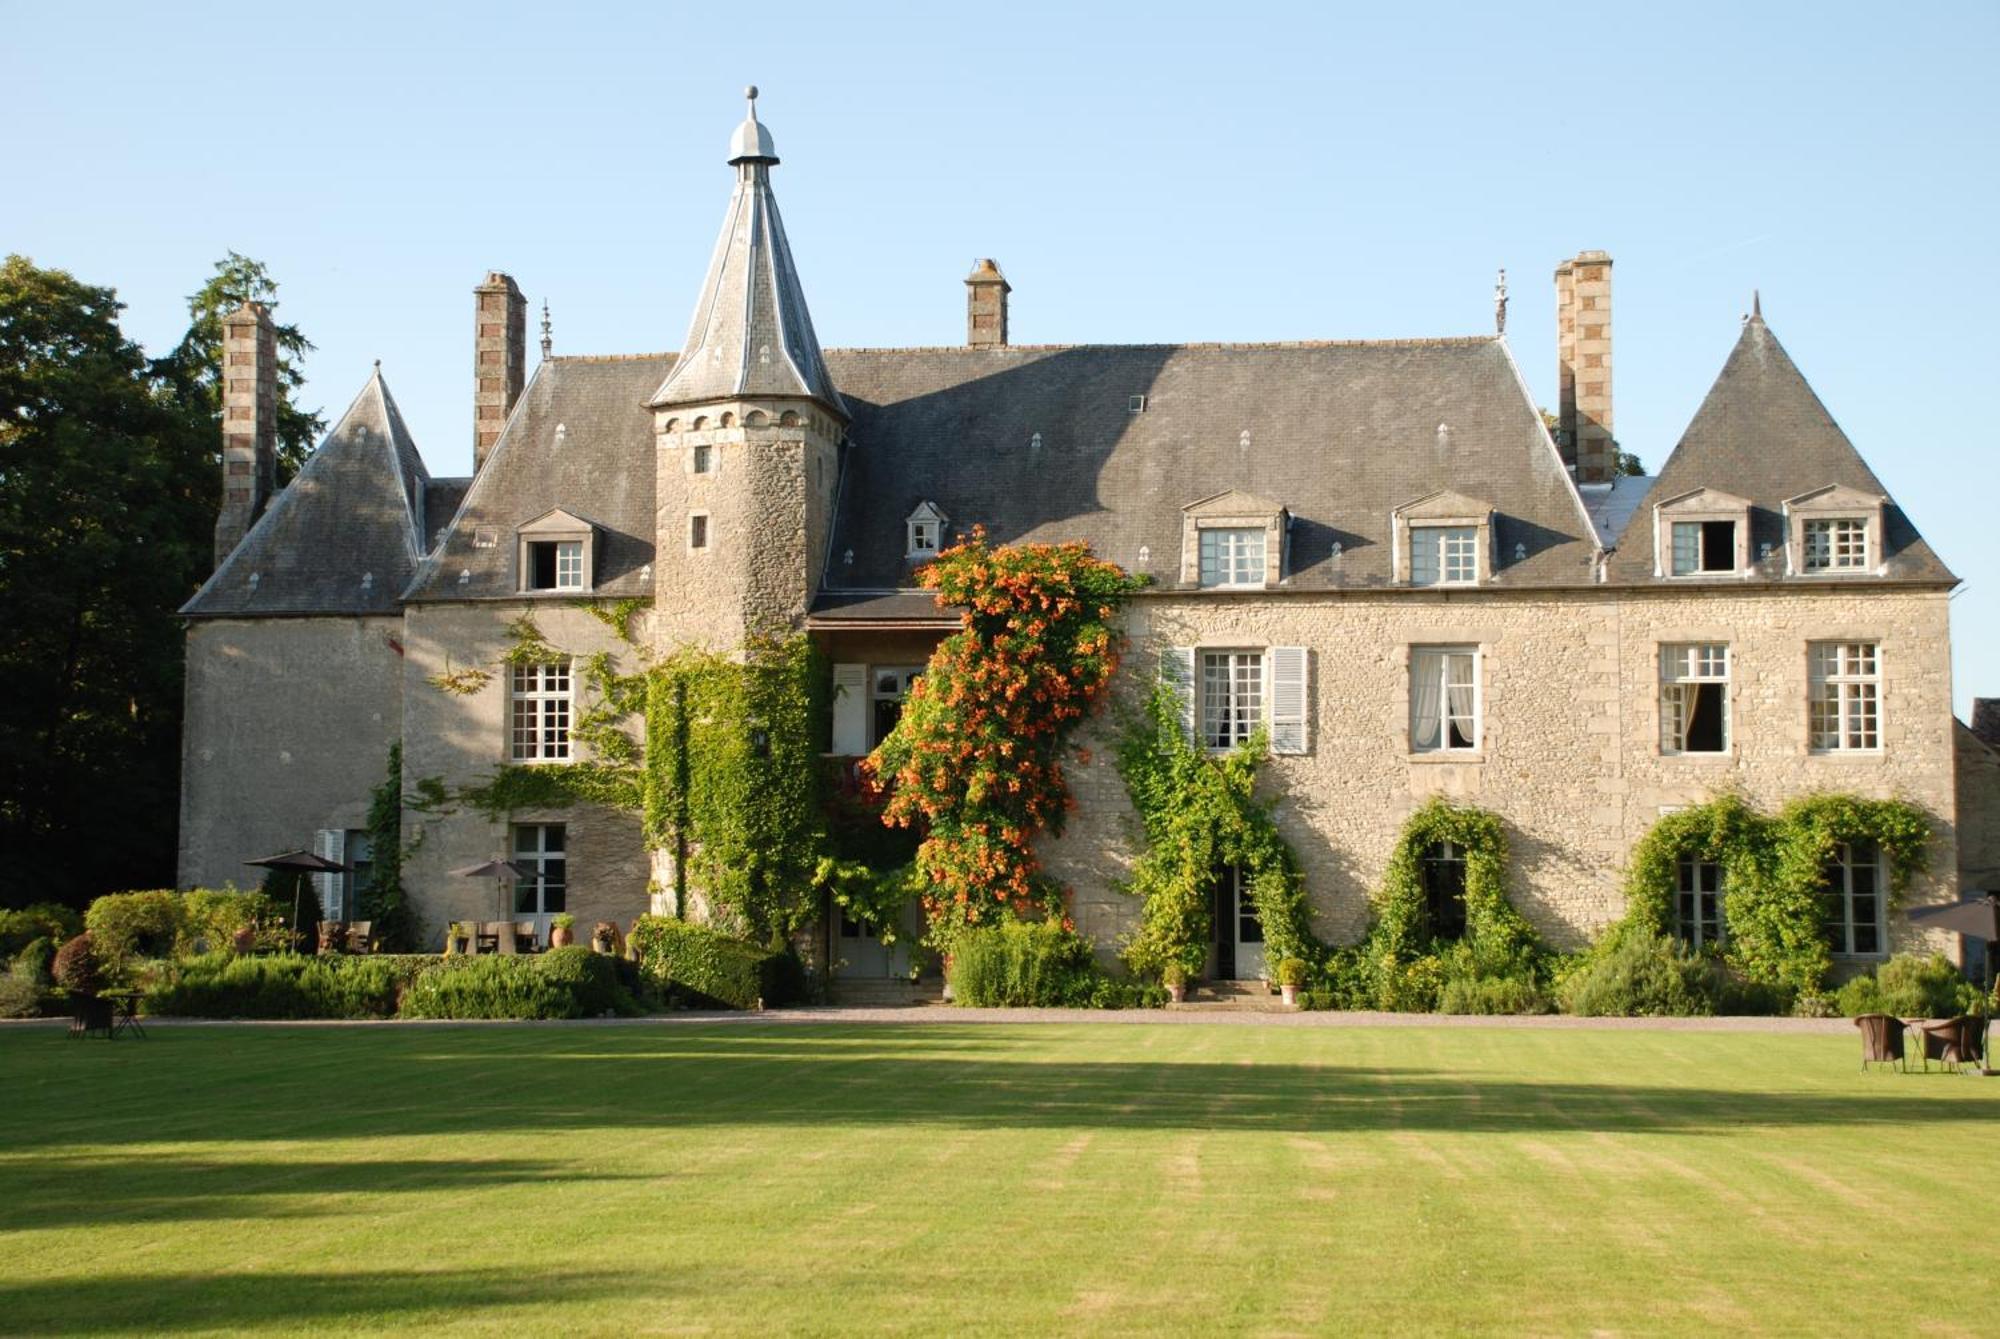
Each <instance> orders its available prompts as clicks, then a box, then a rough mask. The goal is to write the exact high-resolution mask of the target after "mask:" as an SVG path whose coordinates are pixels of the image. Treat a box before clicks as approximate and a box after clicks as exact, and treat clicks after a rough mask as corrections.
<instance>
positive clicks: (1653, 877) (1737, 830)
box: [1611, 794, 1931, 993]
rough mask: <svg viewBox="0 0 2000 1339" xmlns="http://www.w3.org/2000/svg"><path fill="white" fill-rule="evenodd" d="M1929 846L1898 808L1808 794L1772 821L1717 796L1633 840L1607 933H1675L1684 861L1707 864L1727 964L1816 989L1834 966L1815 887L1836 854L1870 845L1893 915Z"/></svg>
mask: <svg viewBox="0 0 2000 1339" xmlns="http://www.w3.org/2000/svg"><path fill="white" fill-rule="evenodd" d="M1930 837H1931V823H1930V819H1929V817H1928V816H1927V815H1926V814H1925V813H1924V811H1923V810H1922V809H1919V808H1918V807H1917V806H1915V805H1913V804H1910V803H1908V802H1906V801H1903V800H1868V799H1862V798H1859V797H1858V796H1854V795H1845V794H1818V795H1808V796H1804V797H1802V798H1800V799H1797V800H1794V801H1792V803H1790V804H1788V805H1786V806H1785V807H1784V808H1783V809H1782V810H1780V811H1779V812H1778V813H1777V814H1776V815H1775V816H1773V815H1766V814H1762V813H1759V812H1758V811H1757V810H1756V809H1754V808H1752V807H1751V806H1750V805H1749V804H1747V803H1745V802H1744V801H1743V799H1741V798H1740V797H1739V796H1735V795H1721V796H1718V797H1717V798H1715V799H1713V800H1710V801H1708V802H1707V803H1705V804H1700V805H1695V806H1692V807H1690V808H1687V809H1683V810H1681V811H1680V812H1678V813H1673V814H1668V815H1666V816H1665V817H1663V818H1661V819H1660V821H1659V822H1657V823H1655V824H1654V825H1653V827H1652V828H1651V830H1649V831H1648V832H1647V834H1646V835H1645V836H1644V837H1642V838H1641V839H1640V840H1639V843H1638V845H1636V846H1635V847H1634V848H1633V850H1632V858H1631V861H1630V863H1629V864H1628V865H1627V868H1626V875H1625V906H1626V910H1625V916H1624V919H1623V920H1621V921H1620V922H1619V924H1618V925H1617V926H1615V927H1613V929H1612V932H1611V934H1612V937H1613V938H1614V939H1615V938H1616V937H1617V936H1619V935H1622V934H1624V933H1627V932H1628V931H1632V930H1637V931H1640V932H1645V933H1651V934H1671V933H1673V931H1674V896H1675V892H1676V890H1677V889H1678V887H1679V865H1680V862H1681V861H1683V860H1689V859H1693V860H1701V861H1709V862H1713V863H1715V864H1718V865H1720V866H1721V867H1722V875H1723V903H1722V905H1723V918H1724V922H1725V924H1726V925H1727V927H1728V935H1727V939H1726V942H1725V947H1724V950H1723V955H1724V957H1725V958H1726V959H1727V960H1728V962H1729V963H1730V964H1731V965H1732V966H1733V967H1735V968H1736V969H1737V970H1738V971H1740V972H1742V973H1743V975H1744V976H1746V977H1747V978H1749V979H1750V980H1752V981H1755V982H1758V983H1760V984H1764V985H1769V986H1777V987H1781V988H1783V989H1785V990H1787V991H1790V992H1792V993H1798V992H1804V991H1814V990H1818V989H1820V988H1821V987H1822V986H1824V985H1825V984H1826V979H1827V974H1828V972H1829V971H1830V970H1831V968H1832V965H1833V959H1832V954H1831V952H1830V950H1829V948H1828V946H1827V943H1826V937H1825V933H1824V931H1823V928H1822V904H1821V881H1822V879H1823V877H1824V872H1825V870H1826V867H1827V865H1828V863H1829V862H1831V861H1832V859H1833V857H1834V855H1835V853H1836V848H1837V847H1838V846H1839V844H1840V843H1842V842H1873V843H1874V844H1875V845H1876V847H1877V848H1878V849H1879V850H1880V851H1881V853H1882V859H1883V863H1884V866H1885V868H1886V870H1887V873H1888V886H1887V888H1886V889H1885V890H1884V893H1885V896H1886V899H1887V904H1888V905H1889V906H1890V907H1894V906H1896V905H1898V904H1899V903H1900V902H1901V900H1902V897H1903V894H1904V892H1905V891H1906V890H1907V889H1908V887H1909V882H1910V880H1911V879H1912V878H1913V877H1915V876H1916V875H1918V874H1919V873H1921V872H1922V871H1923V869H1924V865H1925V861H1926V858H1927V852H1928V850H1929V845H1930Z"/></svg>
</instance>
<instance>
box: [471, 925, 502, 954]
mask: <svg viewBox="0 0 2000 1339" xmlns="http://www.w3.org/2000/svg"><path fill="white" fill-rule="evenodd" d="M505 933H507V922H505V921H482V922H480V925H479V930H478V932H477V933H476V934H474V935H473V936H472V951H473V952H474V953H498V952H499V951H500V936H501V935H503V934H505Z"/></svg>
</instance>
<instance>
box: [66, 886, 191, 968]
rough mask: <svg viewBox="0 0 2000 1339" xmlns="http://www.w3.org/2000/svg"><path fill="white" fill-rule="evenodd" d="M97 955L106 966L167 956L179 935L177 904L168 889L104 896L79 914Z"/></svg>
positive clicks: (171, 891) (178, 902)
mask: <svg viewBox="0 0 2000 1339" xmlns="http://www.w3.org/2000/svg"><path fill="white" fill-rule="evenodd" d="M83 927H84V929H86V930H88V931H90V935H91V938H92V940H93V941H94V942H95V943H96V945H97V952H98V954H99V955H100V956H102V957H103V958H104V960H105V961H107V962H113V963H116V962H124V961H125V960H126V959H128V958H164V957H168V956H169V955H171V954H172V953H173V951H174V946H175V944H176V943H178V942H179V940H180V935H181V900H180V898H179V897H178V896H177V895H176V894H175V893H174V892H173V890H172V889H166V888H161V889H155V890H153V891H150V892H143V893H106V894H105V895H104V896H103V897H100V898H98V899H97V900H96V901H95V902H92V903H91V904H90V909H89V910H88V911H86V912H84V913H83Z"/></svg>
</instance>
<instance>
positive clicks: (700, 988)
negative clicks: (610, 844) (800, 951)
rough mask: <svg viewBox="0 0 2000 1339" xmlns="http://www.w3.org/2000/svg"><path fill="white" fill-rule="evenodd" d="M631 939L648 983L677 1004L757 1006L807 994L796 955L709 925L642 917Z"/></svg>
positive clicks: (787, 1002)
mask: <svg viewBox="0 0 2000 1339" xmlns="http://www.w3.org/2000/svg"><path fill="white" fill-rule="evenodd" d="M626 944H627V946H628V948H629V949H630V951H631V954H632V957H633V960H634V961H636V962H637V963H638V964H639V970H640V973H641V974H642V975H643V976H644V977H645V979H646V981H647V983H648V984H649V985H650V986H652V987H653V988H654V989H656V990H658V991H660V992H661V993H662V994H663V995H664V996H666V997H667V998H668V999H670V1000H673V1001H674V1002H677V1003H688V1004H694V1005H698V1006H707V1007H713V1006H716V1005H720V1006H722V1007H724V1008H728V1009H755V1008H757V1007H759V1005H760V1004H762V1005H770V1006H777V1005H781V1004H790V1003H792V1002H793V1001H794V1000H796V999H798V998H800V996H801V995H802V994H803V993H804V992H803V988H804V984H805V980H804V977H805V974H804V970H803V969H802V968H801V967H800V965H799V961H798V959H797V958H795V957H793V956H792V955H791V954H789V953H783V952H773V951H772V950H770V949H766V948H760V947H758V946H757V945H756V944H752V943H750V942H748V941H747V940H742V939H736V938H733V937H731V936H729V935H726V934H724V933H722V932H721V931H720V930H716V929H713V928H711V927H710V926H706V925H697V924H694V923H693V922H691V921H682V920H675V919H673V918H672V917H669V916H641V917H640V918H639V919H638V920H637V921H636V922H634V923H633V926H632V933H631V934H630V935H629V936H628V937H627V939H626Z"/></svg>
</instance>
